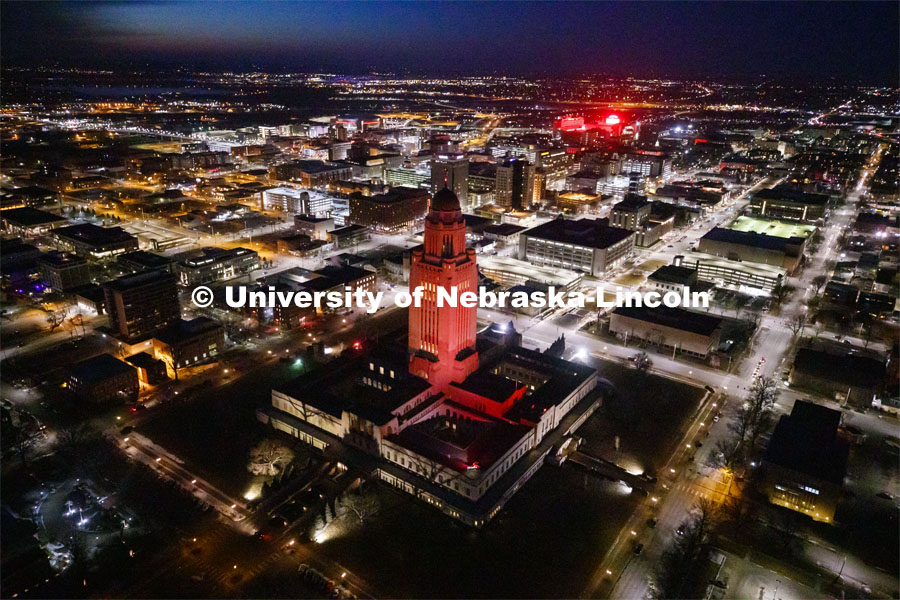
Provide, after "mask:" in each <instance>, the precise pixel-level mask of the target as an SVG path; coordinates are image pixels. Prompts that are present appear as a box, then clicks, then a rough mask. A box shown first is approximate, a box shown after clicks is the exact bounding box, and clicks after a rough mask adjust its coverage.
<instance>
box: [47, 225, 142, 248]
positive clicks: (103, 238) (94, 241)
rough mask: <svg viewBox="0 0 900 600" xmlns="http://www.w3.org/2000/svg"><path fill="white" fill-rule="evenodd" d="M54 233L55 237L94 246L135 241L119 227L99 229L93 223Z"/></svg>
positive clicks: (73, 226) (70, 227) (66, 228)
mask: <svg viewBox="0 0 900 600" xmlns="http://www.w3.org/2000/svg"><path fill="white" fill-rule="evenodd" d="M54 233H55V234H56V236H57V237H63V238H66V239H70V240H77V241H80V242H85V243H87V244H91V245H94V246H102V245H105V244H115V243H118V242H126V241H130V240H136V239H137V238H135V237H134V236H133V235H131V234H130V233H128V232H127V231H125V230H124V229H122V228H121V227H100V226H99V225H94V224H93V223H81V224H79V225H69V226H68V227H60V228H59V229H57V230H55V232H54Z"/></svg>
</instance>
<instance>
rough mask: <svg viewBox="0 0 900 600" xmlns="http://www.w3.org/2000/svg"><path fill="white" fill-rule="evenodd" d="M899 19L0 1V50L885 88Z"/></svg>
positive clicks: (538, 6) (189, 62) (871, 13)
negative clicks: (893, 28)
mask: <svg viewBox="0 0 900 600" xmlns="http://www.w3.org/2000/svg"><path fill="white" fill-rule="evenodd" d="M898 18H900V12H898V7H897V5H896V3H891V2H868V3H854V2H829V3H805V2H789V3H786V2H756V3H715V2H709V3H677V2H666V3H628V2H620V3H603V2H597V3H587V2H567V3H548V2H521V3H506V2H500V3H463V2H447V3H396V2H378V3H353V2H348V3H339V4H331V3H321V2H296V3H292V2H284V3H262V4H252V3H244V2H229V3H224V4H222V5H219V6H217V10H215V11H209V10H208V5H207V4H206V3H204V2H182V3H165V2H136V3H106V2H79V3H51V2H40V3H31V2H10V1H6V2H4V19H3V22H2V27H3V41H2V48H3V53H4V56H5V58H6V61H5V62H7V64H9V65H11V66H16V65H17V64H21V65H29V66H33V65H35V64H38V63H40V62H44V63H46V62H50V63H51V64H52V63H57V62H61V63H62V64H63V65H65V66H95V67H107V68H108V67H116V66H119V67H121V66H129V67H138V66H141V65H150V66H152V67H162V68H172V67H175V66H185V67H188V68H214V69H219V70H235V69H240V70H253V69H263V70H271V71H273V72H285V71H306V72H321V71H335V72H343V73H350V74H362V73H368V72H373V71H376V72H377V71H383V72H396V73H404V72H409V73H412V74H425V75H428V74H433V75H465V74H476V75H480V74H496V73H501V74H504V75H528V76H574V75H591V74H607V75H611V76H629V75H630V76H637V77H682V78H683V77H688V78H722V77H725V78H744V79H747V78H758V77H761V76H764V77H768V78H774V79H779V80H785V81H787V80H790V79H799V80H801V81H811V80H817V79H819V80H821V79H823V78H824V79H825V80H826V81H827V80H833V81H836V82H839V83H848V82H861V83H866V84H873V85H879V84H880V85H886V84H890V83H891V82H892V81H893V80H894V79H895V75H896V73H897V71H898V60H897V56H898V54H900V45H898V40H897V36H895V35H893V34H892V33H893V32H892V31H890V29H889V28H885V27H883V25H884V24H885V23H892V22H893V23H897V22H898ZM525 40H527V43H524V41H525ZM436 42H437V43H436ZM56 48H65V49H66V52H65V53H64V56H59V55H55V49H56Z"/></svg>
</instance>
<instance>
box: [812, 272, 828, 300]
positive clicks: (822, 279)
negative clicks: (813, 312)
mask: <svg viewBox="0 0 900 600" xmlns="http://www.w3.org/2000/svg"><path fill="white" fill-rule="evenodd" d="M826 283H828V275H816V276H815V277H813V278H812V284H813V286H814V287H815V288H816V296H818V295H819V292H821V291H822V287H823V286H824V285H825V284H826Z"/></svg>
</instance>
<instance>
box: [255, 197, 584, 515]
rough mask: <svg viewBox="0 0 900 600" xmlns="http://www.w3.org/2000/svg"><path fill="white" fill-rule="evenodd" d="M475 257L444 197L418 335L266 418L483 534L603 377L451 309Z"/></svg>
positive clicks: (413, 320)
mask: <svg viewBox="0 0 900 600" xmlns="http://www.w3.org/2000/svg"><path fill="white" fill-rule="evenodd" d="M475 261H476V256H475V252H474V250H472V249H470V248H467V247H466V224H465V219H464V218H463V215H462V212H461V208H460V204H459V200H458V199H457V198H456V195H455V194H453V192H451V191H450V190H449V189H443V190H441V191H439V192H438V193H437V194H436V195H435V197H434V199H433V200H432V204H431V209H430V211H429V213H428V217H427V219H426V224H425V243H424V245H423V246H422V247H421V248H417V249H414V251H413V253H412V256H411V265H410V288H411V289H414V288H415V287H417V286H421V287H423V288H424V290H425V294H424V297H423V301H422V302H421V305H420V306H418V307H416V306H413V307H411V308H410V313H409V328H408V331H407V332H406V334H405V335H403V333H401V332H398V333H397V334H395V335H390V336H385V337H384V338H382V339H380V340H378V342H377V343H374V342H373V343H372V347H371V348H369V347H362V348H360V349H359V350H348V351H346V352H344V354H343V355H342V356H341V357H339V358H337V359H335V360H333V361H331V362H329V363H328V364H327V365H325V366H324V367H323V368H320V369H315V370H313V371H311V372H310V373H308V374H306V375H303V376H301V377H300V378H298V379H296V380H294V381H293V382H290V383H289V384H287V385H285V386H281V387H279V388H276V389H274V390H273V391H272V404H271V406H266V407H263V408H261V409H260V410H259V411H258V412H257V416H258V418H259V420H260V421H262V422H263V423H266V424H268V425H269V426H271V427H272V428H274V429H276V430H278V431H282V432H284V433H286V434H288V435H290V436H293V437H295V438H298V439H300V440H303V441H305V442H307V443H308V444H310V445H312V446H314V447H316V448H319V449H322V450H325V449H328V451H329V452H337V453H338V454H339V455H340V456H341V457H342V459H341V460H343V461H345V462H347V463H349V464H351V465H352V466H353V467H354V468H357V469H362V470H364V471H365V472H366V474H367V475H368V476H369V477H373V478H378V479H381V480H382V481H384V482H386V483H387V484H389V485H392V486H394V487H396V488H398V489H400V490H402V491H405V492H407V493H409V494H412V495H414V496H415V497H416V498H418V499H420V500H421V501H423V502H426V503H428V504H430V505H432V506H434V507H435V508H437V509H438V510H440V511H442V512H443V513H445V514H447V515H449V516H451V517H453V518H455V519H458V520H460V521H462V522H464V523H466V524H468V525H471V526H474V527H479V526H482V525H484V524H485V523H486V522H487V521H488V520H490V519H491V518H492V517H493V516H495V515H496V514H497V512H498V511H499V510H500V509H501V508H502V507H503V506H504V504H505V503H506V502H507V501H508V500H509V499H510V498H511V497H512V496H513V495H514V494H515V492H516V491H517V490H518V489H519V488H520V487H521V486H522V485H523V484H524V483H525V482H526V481H527V480H528V479H529V478H530V477H531V476H532V475H533V474H534V473H535V472H537V470H538V469H539V468H540V467H541V465H542V464H543V463H544V461H545V460H546V459H547V458H548V457H549V456H552V455H553V450H554V449H555V448H557V447H558V445H559V444H560V443H561V442H562V441H563V440H564V439H565V436H567V435H570V434H571V433H572V432H573V431H575V429H577V427H578V426H580V425H581V424H582V423H583V422H584V421H585V420H586V419H587V417H588V416H590V415H591V414H592V413H593V412H594V411H595V410H596V408H597V407H598V406H599V404H600V398H599V396H598V394H596V393H595V387H596V385H597V372H596V370H595V369H593V368H591V367H588V366H585V365H583V364H579V363H573V362H570V361H566V360H563V359H560V358H556V357H554V356H551V355H548V354H546V353H541V352H538V351H535V350H527V349H524V348H521V347H520V346H519V345H518V342H519V341H520V340H521V336H520V335H519V334H518V333H517V332H515V330H514V329H513V328H512V326H511V324H508V325H505V326H497V325H495V326H491V327H489V328H488V329H486V330H484V331H482V332H480V333H478V332H477V331H476V315H477V308H476V307H474V306H472V307H464V306H457V307H450V306H439V304H438V301H437V297H438V296H437V294H438V288H439V287H443V288H444V289H446V290H447V291H451V290H455V291H456V292H457V293H462V292H475V293H477V283H478V273H477V269H476V264H475ZM366 344H368V342H366Z"/></svg>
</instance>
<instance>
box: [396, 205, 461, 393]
mask: <svg viewBox="0 0 900 600" xmlns="http://www.w3.org/2000/svg"><path fill="white" fill-rule="evenodd" d="M420 286H421V287H423V288H424V289H425V294H424V296H423V298H422V302H421V306H419V307H416V306H415V305H413V306H411V307H410V310H409V351H410V353H411V355H412V356H411V359H410V364H409V370H410V373H412V374H413V375H416V376H418V377H422V378H423V379H427V380H428V381H429V383H431V384H432V385H433V386H435V387H436V388H437V389H439V390H442V391H443V390H445V389H446V387H447V386H448V385H449V384H450V383H451V382H461V381H463V380H464V379H465V378H466V377H468V376H469V375H470V374H472V373H473V372H474V371H475V370H476V369H477V368H478V353H477V352H476V351H475V329H476V317H477V314H478V309H477V307H474V306H472V307H463V306H455V307H454V306H447V305H446V304H445V305H444V306H440V307H439V306H438V304H437V290H438V288H439V287H444V288H445V289H446V290H447V292H448V293H452V291H451V290H452V289H453V288H456V297H457V298H458V297H459V296H460V295H461V294H462V293H463V292H476V293H477V292H478V272H477V270H476V267H475V250H473V249H471V248H466V222H465V219H464V218H463V214H462V209H461V208H460V205H459V199H458V198H457V197H456V194H454V193H453V192H452V191H451V190H449V189H447V188H446V187H445V188H444V189H442V190H440V191H438V192H437V193H436V194H435V195H434V198H433V199H432V201H431V209H430V210H429V212H428V216H427V217H426V218H425V244H424V249H417V250H414V251H413V252H412V260H411V264H410V272H409V288H410V291H412V290H415V289H416V288H417V287H420Z"/></svg>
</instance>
